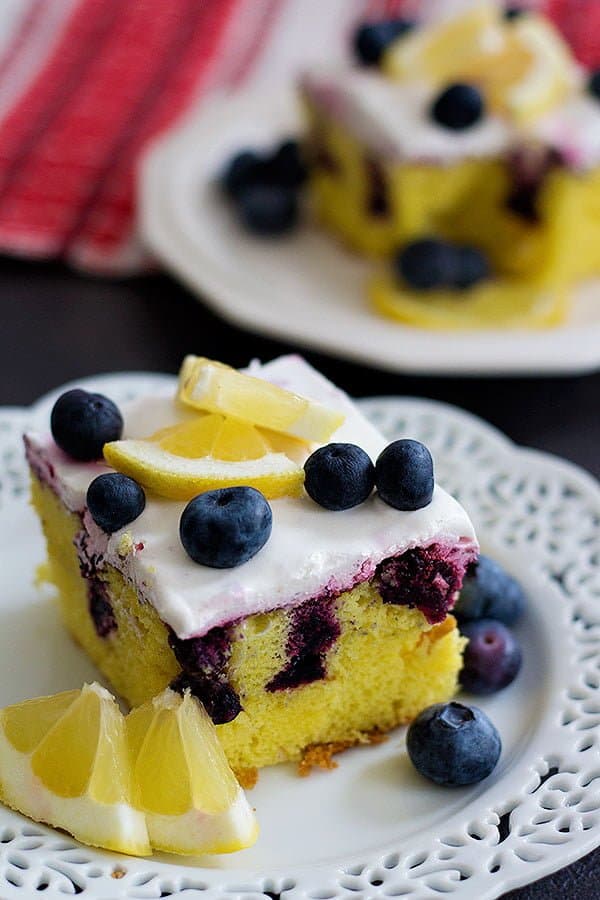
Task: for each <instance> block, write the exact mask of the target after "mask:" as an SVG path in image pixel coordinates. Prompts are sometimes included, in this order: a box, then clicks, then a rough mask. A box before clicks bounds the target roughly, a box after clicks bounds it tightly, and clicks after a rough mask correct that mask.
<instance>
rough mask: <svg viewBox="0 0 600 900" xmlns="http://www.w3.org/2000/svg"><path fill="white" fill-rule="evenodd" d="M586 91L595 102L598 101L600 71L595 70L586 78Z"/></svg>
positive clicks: (599, 98)
mask: <svg viewBox="0 0 600 900" xmlns="http://www.w3.org/2000/svg"><path fill="white" fill-rule="evenodd" d="M587 89H588V93H590V94H591V95H592V97H595V98H596V100H600V69H596V71H595V72H592V73H591V75H590V77H589V78H588V83H587Z"/></svg>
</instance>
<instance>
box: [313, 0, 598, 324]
mask: <svg viewBox="0 0 600 900" xmlns="http://www.w3.org/2000/svg"><path fill="white" fill-rule="evenodd" d="M419 10H420V13H419V17H417V18H416V19H415V20H414V21H413V20H407V19H398V18H393V19H387V20H384V21H371V22H366V23H363V25H362V26H360V27H358V29H357V30H356V32H355V35H354V51H355V53H354V55H355V60H354V62H353V63H352V64H348V65H342V66H339V65H337V66H331V65H330V66H328V67H324V68H321V69H315V70H314V71H311V72H309V73H308V74H307V75H306V76H305V77H304V78H303V80H302V85H301V93H302V98H303V101H304V106H305V109H306V118H307V124H308V134H307V139H306V151H307V153H306V155H307V161H308V164H309V165H308V168H309V188H310V192H311V195H312V200H313V204H314V207H315V210H316V213H317V216H318V218H319V219H320V220H321V221H322V222H323V223H324V224H325V225H326V226H327V227H328V228H329V229H330V230H331V231H333V232H334V233H335V234H337V235H339V236H340V237H341V238H343V239H344V241H345V242H347V243H348V244H350V245H351V246H352V247H353V248H355V249H357V250H359V251H360V252H362V253H366V254H368V255H372V256H384V257H388V258H390V259H391V263H392V264H391V266H388V267H385V268H382V271H381V272H377V273H376V274H375V275H374V276H373V278H372V280H371V283H370V288H369V294H370V298H371V301H372V304H373V306H374V307H375V308H376V309H377V310H378V311H379V312H381V313H383V314H385V315H387V316H390V317H392V318H396V319H399V320H401V321H404V322H407V323H412V324H414V325H421V326H424V327H429V328H436V327H437V328H442V329H447V328H473V327H486V326H487V327H492V328H494V327H498V326H516V327H536V328H541V327H548V326H552V325H556V324H558V323H559V322H561V321H562V320H563V319H564V317H565V315H566V314H567V312H568V299H569V293H568V290H567V288H568V287H569V286H570V284H572V283H573V282H574V281H577V280H579V279H582V278H586V277H590V276H595V275H598V274H599V273H600V250H599V248H600V240H599V237H600V232H599V222H600V218H599V217H598V215H597V209H598V204H599V202H600V78H599V76H598V73H588V72H586V71H584V69H583V68H582V67H581V66H579V65H578V63H577V62H576V60H575V58H574V56H573V54H572V52H571V50H570V48H569V46H568V45H567V44H566V43H565V42H564V40H563V39H562V37H561V36H560V34H559V32H558V31H557V30H556V29H555V28H554V26H553V25H552V24H551V23H550V22H549V21H548V20H547V19H545V18H544V17H543V16H542V15H541V14H540V13H536V12H534V11H532V10H526V9H521V10H518V9H512V8H509V9H507V8H506V7H505V5H504V4H503V3H501V2H499V0H498V2H494V0H474V2H471V3H458V4H457V3H454V2H444V0H438V2H435V3H430V4H420V6H419ZM415 242H417V246H416V247H415V246H414V245H415Z"/></svg>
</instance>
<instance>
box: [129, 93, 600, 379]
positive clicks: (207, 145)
mask: <svg viewBox="0 0 600 900" xmlns="http://www.w3.org/2000/svg"><path fill="white" fill-rule="evenodd" d="M300 130H301V124H300V117H299V115H298V111H297V109H296V105H295V102H294V98H293V95H292V94H291V93H290V92H286V91H281V92H279V93H274V94H272V95H269V96H264V95H263V94H261V95H252V94H250V95H248V94H241V95H238V96H236V97H234V98H222V99H221V100H219V101H215V102H214V103H213V104H212V105H211V106H210V107H209V108H206V109H204V110H203V111H202V112H201V113H200V114H199V115H196V116H193V115H192V116H191V117H189V118H188V119H187V121H186V122H185V123H184V124H183V125H182V126H181V127H180V128H179V129H176V130H175V131H172V132H169V133H168V134H167V135H166V136H165V137H164V138H162V139H160V140H159V141H158V142H156V143H155V144H154V145H153V146H152V148H151V149H150V151H149V153H148V154H147V155H146V157H145V159H144V162H143V165H142V173H141V180H140V210H141V212H140V221H141V229H142V234H143V236H144V238H145V239H146V241H147V242H148V244H149V245H150V247H151V249H152V250H153V251H154V253H155V254H156V255H157V256H158V257H159V259H160V260H162V262H163V263H164V265H165V266H166V267H167V268H168V269H170V270H171V272H172V273H173V274H174V275H176V276H177V277H179V278H180V279H181V280H182V281H183V282H185V283H186V284H187V286H188V287H189V288H190V289H191V290H192V291H193V292H194V293H195V294H197V295H198V297H199V298H200V299H201V300H202V301H204V302H205V303H206V304H207V305H209V306H210V307H211V308H212V309H214V310H215V311H216V312H218V313H220V314H221V315H222V316H223V317H224V318H226V319H228V320H229V321H231V322H234V323H235V324H236V325H240V326H242V327H245V328H248V329H249V330H251V331H254V332H258V333H260V334H263V335H268V336H271V337H278V338H282V339H284V340H286V341H292V342H296V343H298V344H300V345H302V346H306V347H310V348H312V349H315V350H321V351H325V352H328V353H331V354H333V355H335V356H339V357H342V358H345V359H350V360H353V361H356V362H360V363H365V364H368V365H371V366H376V367H379V368H382V369H387V370H391V371H397V372H413V373H420V374H428V373H431V374H454V375H459V374H486V375H501V374H538V373H546V374H567V373H577V372H588V371H593V370H595V369H597V368H598V367H600V285H599V284H598V283H596V282H594V283H590V284H588V285H586V286H585V287H584V288H581V289H580V290H579V293H578V297H577V299H576V301H575V305H574V309H573V311H572V314H571V317H570V319H569V321H568V322H567V323H566V324H564V325H562V326H560V327H559V328H555V329H550V330H546V331H541V330H539V331H517V330H510V331H508V330H507V331H471V332H438V331H426V330H423V329H417V328H410V327H408V326H404V325H402V324H400V323H397V322H393V321H392V320H390V319H385V318H383V317H380V316H377V315H376V314H375V313H373V312H372V311H371V310H370V309H369V307H368V304H367V300H366V296H365V289H364V285H365V281H366V279H367V276H368V273H369V270H370V264H369V263H368V262H367V261H365V260H364V259H361V258H360V257H358V256H356V255H353V254H352V253H350V252H349V251H347V250H345V249H344V248H343V247H342V246H341V245H340V244H339V243H337V242H336V241H335V240H334V239H333V238H332V237H330V236H329V235H328V234H327V233H326V232H324V231H322V230H321V229H319V228H318V227H317V226H316V225H315V224H313V223H311V222H310V221H308V222H305V223H304V224H303V225H302V227H300V228H299V229H298V230H297V231H296V232H295V233H294V234H293V235H291V236H287V237H284V238H271V239H264V238H258V237H254V236H252V235H249V234H247V233H245V232H244V231H243V230H242V228H241V227H240V226H239V225H238V224H237V223H236V221H235V220H234V217H233V215H232V212H231V209H230V208H229V206H228V205H227V203H226V202H225V201H224V199H223V197H222V196H221V194H220V193H219V191H218V189H217V187H216V185H215V178H216V175H217V173H219V172H220V171H221V170H222V168H223V166H224V164H225V162H226V161H227V160H228V159H229V157H230V156H232V155H233V154H234V153H235V152H236V151H237V150H239V149H242V148H245V147H248V146H250V147H260V146H263V147H268V146H270V145H272V144H273V143H274V142H275V141H277V140H279V139H280V138H281V137H284V136H288V135H290V134H299V133H300Z"/></svg>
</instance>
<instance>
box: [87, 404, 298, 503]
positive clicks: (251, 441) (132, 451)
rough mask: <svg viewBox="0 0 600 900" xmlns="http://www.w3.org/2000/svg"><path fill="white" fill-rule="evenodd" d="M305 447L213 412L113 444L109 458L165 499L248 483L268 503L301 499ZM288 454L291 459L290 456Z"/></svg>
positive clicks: (108, 447)
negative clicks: (285, 498) (137, 437)
mask: <svg viewBox="0 0 600 900" xmlns="http://www.w3.org/2000/svg"><path fill="white" fill-rule="evenodd" d="M309 452H310V451H309V449H308V447H307V445H306V444H301V442H299V441H293V439H288V438H286V437H285V436H283V435H282V436H281V440H280V439H279V438H278V437H275V438H274V439H273V440H272V439H271V436H270V435H269V434H267V433H266V432H264V431H261V430H260V429H258V428H255V427H254V426H252V425H248V424H247V423H245V422H238V421H236V420H234V419H229V418H227V417H225V416H222V415H218V414H214V413H209V414H206V415H201V414H199V415H198V417H197V418H196V419H193V420H191V421H185V422H182V423H181V424H179V425H172V426H170V427H168V428H164V429H161V430H160V431H157V432H155V433H154V434H153V435H151V436H150V437H149V438H147V439H145V440H122V441H113V442H111V443H109V444H105V446H104V458H105V459H106V461H107V463H108V464H109V465H110V466H112V467H113V468H114V469H117V471H119V472H123V473H124V474H125V475H129V476H130V477H131V478H134V479H135V480H136V481H138V482H139V483H140V484H142V485H144V487H146V488H148V489H150V490H152V491H154V492H155V493H156V494H159V495H160V496H161V497H168V498H170V499H172V500H191V499H192V497H196V496H197V495H198V494H201V493H202V492H203V491H209V490H213V489H215V488H222V487H233V486H236V485H247V486H248V487H254V488H256V489H257V490H259V491H261V492H262V493H263V494H264V496H265V497H266V498H267V499H272V498H275V497H283V496H287V495H292V496H298V495H299V494H300V493H301V491H302V485H303V483H304V471H303V469H302V461H303V459H305V458H306V456H307V455H308V453H309ZM288 453H289V455H288Z"/></svg>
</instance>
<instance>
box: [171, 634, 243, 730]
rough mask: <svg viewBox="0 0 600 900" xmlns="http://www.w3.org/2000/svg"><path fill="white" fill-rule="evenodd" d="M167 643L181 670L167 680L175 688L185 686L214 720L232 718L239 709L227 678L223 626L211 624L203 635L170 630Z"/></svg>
mask: <svg viewBox="0 0 600 900" xmlns="http://www.w3.org/2000/svg"><path fill="white" fill-rule="evenodd" d="M169 646H170V647H171V650H172V651H173V653H174V654H175V658H176V659H177V662H178V663H179V665H180V666H181V668H182V672H181V674H180V675H178V676H177V678H175V679H174V681H173V682H171V687H172V688H173V690H176V691H179V692H181V691H183V690H185V688H189V689H190V690H191V692H192V694H194V696H196V697H197V698H198V699H199V700H200V701H201V702H202V703H203V704H204V706H205V707H206V711H207V712H208V714H209V716H210V717H211V719H212V720H213V722H214V723H215V725H223V724H224V723H225V722H232V721H233V719H235V718H236V716H237V715H238V714H239V713H240V712H241V710H242V705H241V703H240V698H239V697H238V695H237V693H236V692H235V691H234V689H233V688H232V687H231V685H230V684H228V682H227V663H228V661H229V657H230V655H231V639H230V636H229V630H228V628H226V627H217V628H212V629H211V630H210V631H209V632H207V633H206V634H205V635H204V636H203V637H195V638H188V639H187V640H183V639H182V638H179V637H177V635H176V634H175V633H174V632H173V631H172V632H171V633H170V634H169Z"/></svg>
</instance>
